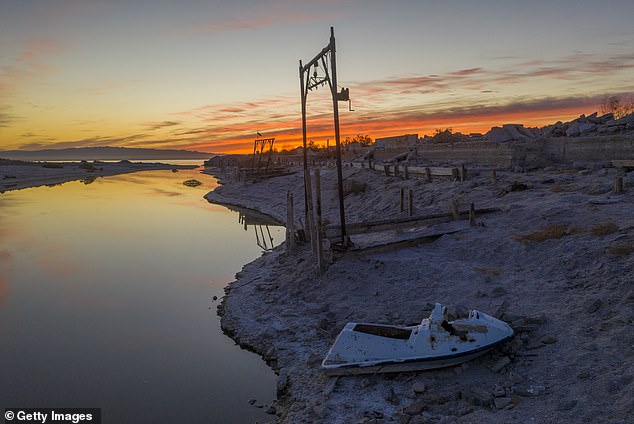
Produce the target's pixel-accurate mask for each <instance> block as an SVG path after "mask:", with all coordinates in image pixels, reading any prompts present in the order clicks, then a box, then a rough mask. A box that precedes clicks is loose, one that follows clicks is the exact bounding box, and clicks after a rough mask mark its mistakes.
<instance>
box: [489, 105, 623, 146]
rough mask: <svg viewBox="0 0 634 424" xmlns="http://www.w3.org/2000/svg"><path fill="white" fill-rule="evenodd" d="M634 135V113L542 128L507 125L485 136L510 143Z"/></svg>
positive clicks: (583, 119)
mask: <svg viewBox="0 0 634 424" xmlns="http://www.w3.org/2000/svg"><path fill="white" fill-rule="evenodd" d="M629 133H634V113H631V114H629V115H626V116H623V117H621V118H619V119H614V116H613V115H612V114H611V113H608V114H605V115H602V116H598V113H597V112H595V113H593V114H592V115H588V116H585V115H581V116H579V118H577V119H575V120H572V121H570V122H561V121H559V122H557V123H555V124H552V125H547V126H545V127H542V128H525V127H524V126H523V125H521V124H505V125H503V126H502V127H493V128H491V130H490V131H489V132H487V133H486V134H485V138H486V140H488V141H493V142H497V143H505V142H510V141H525V140H537V139H542V138H550V137H593V136H601V135H611V134H629Z"/></svg>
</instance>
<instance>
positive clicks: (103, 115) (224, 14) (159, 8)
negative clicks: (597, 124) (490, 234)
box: [0, 0, 634, 153]
mask: <svg viewBox="0 0 634 424" xmlns="http://www.w3.org/2000/svg"><path fill="white" fill-rule="evenodd" d="M632 18H634V1H632V0H604V1H602V2H597V1H586V0H547V1H545V0H532V1H530V2H529V1H513V2H510V1H502V0H499V1H498V0H480V1H472V0H394V1H391V2H386V1H382V0H381V1H375V0H341V1H335V0H309V1H303V0H296V1H290V0H261V1H253V0H250V1H247V0H232V1H222V0H219V1H210V0H207V1H203V0H178V1H164V0H47V1H41V0H0V150H11V149H23V150H37V149H46V148H67V147H92V146H106V145H107V146H122V147H149V148H161V149H188V150H198V151H205V152H213V153H222V152H247V151H249V150H250V149H252V148H253V147H252V146H253V140H254V139H255V138H256V136H257V133H258V132H260V133H261V134H262V135H263V136H266V137H275V138H276V145H277V146H278V147H280V148H283V147H295V146H297V145H299V144H300V143H301V102H300V89H299V87H300V84H299V61H300V60H303V61H304V63H306V62H308V61H309V60H310V59H312V58H313V57H314V56H315V55H316V54H317V53H319V52H320V51H321V50H322V48H324V47H325V46H326V45H327V44H328V41H329V37H330V27H331V26H332V27H334V30H335V37H336V44H337V51H336V61H337V78H338V84H339V86H341V87H347V88H349V89H350V97H351V99H352V109H353V110H354V111H349V107H348V105H347V104H345V103H339V109H340V123H341V134H342V137H353V136H355V135H356V134H362V135H369V136H370V137H372V138H373V139H374V138H376V137H385V136H391V135H399V134H406V133H409V134H411V133H417V134H419V135H420V136H422V135H423V134H433V132H434V131H435V130H436V129H440V128H442V129H444V128H452V130H453V131H454V132H455V131H461V132H463V133H471V132H486V131H487V130H488V129H489V128H490V127H492V126H496V125H497V126H499V125H501V124H504V123H523V124H524V125H525V126H543V125H546V124H550V123H554V122H556V121H558V120H562V121H566V120H571V119H574V118H576V117H577V116H579V115H580V114H590V113H593V112H594V111H600V105H601V102H602V101H603V100H604V99H605V98H606V97H607V96H610V95H631V94H632V93H634V25H632ZM307 112H308V117H307V122H308V138H309V140H312V141H314V142H316V143H318V144H325V143H326V140H330V143H333V142H334V129H333V115H332V100H331V98H330V93H329V91H328V90H327V88H321V89H319V90H313V91H311V92H309V93H308V98H307Z"/></svg>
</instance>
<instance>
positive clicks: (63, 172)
mask: <svg viewBox="0 0 634 424" xmlns="http://www.w3.org/2000/svg"><path fill="white" fill-rule="evenodd" d="M195 167H196V166H190V165H170V164H164V163H140V162H139V163H133V162H130V161H126V160H123V161H120V162H99V161H95V162H24V161H16V160H7V159H0V193H2V192H5V191H10V190H20V189H23V188H28V187H38V186H43V185H55V184H62V183H66V182H69V181H76V180H81V181H85V182H87V183H88V182H91V181H94V180H95V179H96V178H98V177H104V176H108V175H117V174H128V173H131V172H137V171H151V170H169V169H171V170H178V169H192V168H195Z"/></svg>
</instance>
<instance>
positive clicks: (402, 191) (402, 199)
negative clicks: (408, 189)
mask: <svg viewBox="0 0 634 424" xmlns="http://www.w3.org/2000/svg"><path fill="white" fill-rule="evenodd" d="M404 197H405V189H404V188H403V187H401V209H400V212H401V213H403V210H405V204H404V200H405V199H404Z"/></svg>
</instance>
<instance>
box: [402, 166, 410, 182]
mask: <svg viewBox="0 0 634 424" xmlns="http://www.w3.org/2000/svg"><path fill="white" fill-rule="evenodd" d="M403 171H404V173H405V179H406V180H409V170H408V169H407V164H405V165H403Z"/></svg>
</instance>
